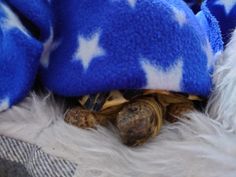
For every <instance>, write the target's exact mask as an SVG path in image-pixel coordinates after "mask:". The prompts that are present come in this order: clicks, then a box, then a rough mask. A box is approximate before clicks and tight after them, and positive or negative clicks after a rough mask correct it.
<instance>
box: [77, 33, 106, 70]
mask: <svg viewBox="0 0 236 177" xmlns="http://www.w3.org/2000/svg"><path fill="white" fill-rule="evenodd" d="M99 40H100V33H95V34H94V35H93V36H91V37H90V38H84V37H82V36H79V37H78V46H79V47H78V49H77V51H76V53H75V55H74V59H75V60H78V61H81V62H82V65H83V67H84V69H85V70H86V69H88V67H89V64H90V63H91V61H92V60H93V59H94V58H97V57H101V56H104V55H105V54H106V52H105V50H104V49H103V48H102V47H100V46H99Z"/></svg>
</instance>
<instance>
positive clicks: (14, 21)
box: [0, 4, 29, 36]
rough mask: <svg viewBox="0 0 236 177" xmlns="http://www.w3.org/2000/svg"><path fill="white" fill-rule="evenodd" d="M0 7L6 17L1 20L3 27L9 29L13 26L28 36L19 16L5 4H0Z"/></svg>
mask: <svg viewBox="0 0 236 177" xmlns="http://www.w3.org/2000/svg"><path fill="white" fill-rule="evenodd" d="M0 8H2V9H3V11H4V12H5V14H6V18H5V19H4V20H3V22H2V26H3V29H6V30H11V29H13V28H17V29H19V30H20V31H22V32H23V33H24V34H25V35H27V36H29V34H28V33H27V30H26V28H25V27H24V26H23V25H22V23H21V21H20V20H19V18H18V17H17V16H16V15H15V14H14V13H13V12H12V11H11V10H10V9H9V8H8V7H7V6H6V5H4V4H0Z"/></svg>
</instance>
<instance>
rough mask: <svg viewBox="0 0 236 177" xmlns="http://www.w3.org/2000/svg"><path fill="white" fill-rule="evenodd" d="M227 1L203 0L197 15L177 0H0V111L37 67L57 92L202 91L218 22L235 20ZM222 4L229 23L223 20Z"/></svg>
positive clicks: (216, 50)
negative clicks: (118, 90)
mask: <svg viewBox="0 0 236 177" xmlns="http://www.w3.org/2000/svg"><path fill="white" fill-rule="evenodd" d="M233 2H234V3H235V1H232V3H229V1H225V2H224V1H223V0H218V1H215V2H213V1H210V0H209V2H207V3H204V4H203V6H202V10H201V11H200V12H198V14H197V15H195V14H194V12H193V11H192V10H191V8H190V7H189V6H188V5H187V4H186V3H185V2H184V1H182V0H96V1H95V0H0V110H4V109H7V108H8V107H10V106H11V105H13V104H15V103H17V102H19V101H20V100H21V99H22V98H24V97H25V96H26V95H27V94H28V92H29V91H30V89H31V87H32V85H33V83H34V80H35V77H36V75H37V73H38V74H39V75H40V79H41V81H42V83H43V85H44V86H45V87H46V88H47V89H49V90H51V91H52V92H54V93H56V94H59V95H63V96H80V95H86V94H91V93H96V92H104V91H110V90H115V89H161V90H170V91H177V92H184V93H191V94H197V95H201V96H208V95H209V93H210V91H211V88H212V82H211V74H212V71H213V69H214V68H213V66H214V63H215V61H216V59H217V57H218V56H219V55H220V53H221V51H222V49H223V43H222V39H221V37H222V34H221V32H220V28H221V29H225V28H227V29H225V30H222V31H223V33H224V34H225V33H228V31H230V29H231V28H232V27H234V26H235V20H232V17H230V15H232V16H235V11H236V9H235V7H234V3H233ZM224 5H225V6H224ZM230 5H231V6H230ZM221 11H224V19H227V24H231V23H230V22H232V23H234V25H232V24H231V25H228V26H227V27H225V26H224V21H223V20H221V18H220V17H221V15H219V16H218V13H219V14H220V13H221ZM231 11H232V12H231ZM195 12H196V11H195ZM212 12H213V13H212ZM226 16H227V18H226ZM218 24H220V26H219V25H218Z"/></svg>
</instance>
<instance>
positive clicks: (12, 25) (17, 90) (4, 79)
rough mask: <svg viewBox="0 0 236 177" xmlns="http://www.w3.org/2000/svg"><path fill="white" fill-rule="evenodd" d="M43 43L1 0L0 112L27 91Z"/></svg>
mask: <svg viewBox="0 0 236 177" xmlns="http://www.w3.org/2000/svg"><path fill="white" fill-rule="evenodd" d="M41 52H42V44H40V43H39V42H38V41H36V40H35V39H34V38H32V36H31V35H30V33H28V31H27V29H26V28H25V27H24V26H23V25H22V23H21V22H20V20H19V18H18V17H17V16H16V15H15V14H14V13H13V11H12V10H11V9H10V8H9V7H8V6H7V5H6V4H4V3H3V2H2V1H0V111H1V110H3V109H6V108H7V107H8V106H9V105H12V104H14V103H16V102H18V101H20V100H21V99H22V98H24V97H25V95H26V94H27V93H28V92H29V89H30V88H31V86H32V84H33V81H34V79H35V76H36V73H37V69H38V65H39V59H40V55H41Z"/></svg>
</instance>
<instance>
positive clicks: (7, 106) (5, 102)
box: [0, 98, 10, 112]
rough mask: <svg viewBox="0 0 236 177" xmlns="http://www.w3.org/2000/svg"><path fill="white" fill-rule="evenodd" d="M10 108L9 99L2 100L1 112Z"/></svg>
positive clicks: (0, 104)
mask: <svg viewBox="0 0 236 177" xmlns="http://www.w3.org/2000/svg"><path fill="white" fill-rule="evenodd" d="M9 106H10V103H9V98H5V99H3V100H0V112H1V111H4V110H6V109H8V108H9Z"/></svg>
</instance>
